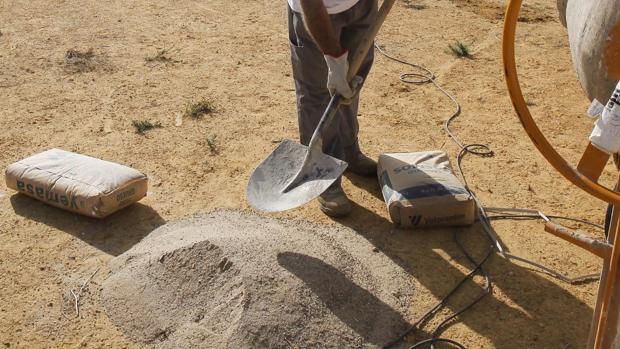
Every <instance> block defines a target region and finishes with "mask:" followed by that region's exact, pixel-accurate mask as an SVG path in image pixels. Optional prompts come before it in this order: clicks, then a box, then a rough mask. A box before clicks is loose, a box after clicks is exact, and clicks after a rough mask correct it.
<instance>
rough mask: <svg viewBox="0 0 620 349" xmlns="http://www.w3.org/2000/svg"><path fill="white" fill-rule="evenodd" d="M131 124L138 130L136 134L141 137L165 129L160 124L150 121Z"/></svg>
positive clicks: (135, 121)
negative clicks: (151, 131)
mask: <svg viewBox="0 0 620 349" xmlns="http://www.w3.org/2000/svg"><path fill="white" fill-rule="evenodd" d="M131 124H132V125H133V127H135V128H136V133H139V134H141V135H143V134H144V133H145V132H147V131H150V130H152V129H155V128H162V127H163V126H162V125H161V124H160V123H159V122H156V123H152V122H150V121H148V120H133V121H132V122H131Z"/></svg>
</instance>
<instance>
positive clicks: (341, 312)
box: [278, 252, 409, 345]
mask: <svg viewBox="0 0 620 349" xmlns="http://www.w3.org/2000/svg"><path fill="white" fill-rule="evenodd" d="M278 264H279V265H280V266H282V267H283V268H285V269H286V270H288V271H289V272H290V273H292V274H293V275H295V276H296V277H298V278H299V279H300V280H301V281H303V282H304V283H305V284H306V285H307V286H308V288H309V289H310V290H312V292H313V293H314V294H315V295H316V296H317V297H318V298H319V299H320V300H321V301H322V302H323V303H324V304H325V306H326V307H327V308H328V309H329V310H330V311H331V312H332V313H333V314H334V315H335V316H336V317H338V318H339V319H340V320H341V321H342V322H343V323H345V324H347V326H349V328H351V329H352V330H353V331H355V332H356V333H358V334H359V335H360V336H361V337H363V338H364V339H365V340H366V341H368V342H370V343H373V344H377V345H384V344H385V343H388V342H389V341H391V340H392V339H393V338H390V337H391V336H394V333H402V332H403V331H405V330H406V329H407V328H408V327H409V324H408V322H407V321H406V320H405V319H404V318H403V316H402V315H401V314H400V313H399V312H398V311H396V310H394V309H392V307H391V306H389V305H388V304H386V303H384V302H383V301H381V300H380V299H379V298H377V297H376V296H375V295H373V294H372V293H370V292H369V291H367V290H366V289H364V288H362V287H360V286H359V285H357V284H356V283H355V282H353V281H352V280H350V279H349V277H348V276H347V275H345V274H344V273H343V272H342V271H340V270H339V269H337V268H335V267H333V266H331V265H329V264H327V263H325V262H324V261H322V260H320V259H317V258H315V257H312V256H308V255H305V254H300V253H295V252H284V253H280V254H278Z"/></svg>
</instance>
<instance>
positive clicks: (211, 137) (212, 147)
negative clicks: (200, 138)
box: [205, 134, 218, 154]
mask: <svg viewBox="0 0 620 349" xmlns="http://www.w3.org/2000/svg"><path fill="white" fill-rule="evenodd" d="M216 139H217V135H209V134H207V137H206V138H205V140H206V142H207V145H208V146H209V150H211V153H213V154H217V153H218V149H217V143H216V142H215V140H216Z"/></svg>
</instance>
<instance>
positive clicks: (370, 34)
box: [347, 0, 396, 82]
mask: <svg viewBox="0 0 620 349" xmlns="http://www.w3.org/2000/svg"><path fill="white" fill-rule="evenodd" d="M395 2H396V0H384V1H383V4H381V8H380V9H379V12H378V13H377V19H376V20H375V22H374V23H373V24H372V26H371V27H370V28H368V31H367V32H366V34H365V35H364V38H363V39H362V41H361V43H360V44H359V45H358V46H357V48H356V49H355V51H354V52H353V54H352V55H351V60H350V63H349V72H348V74H347V81H349V82H352V81H353V78H354V77H355V75H357V71H358V70H359V69H360V67H361V66H362V62H364V58H366V55H367V54H368V50H370V48H371V47H372V45H373V44H374V42H375V37H376V36H377V33H378V32H379V29H381V26H382V25H383V22H384V21H385V18H386V17H387V15H388V13H389V12H390V10H391V9H392V5H394V3H395Z"/></svg>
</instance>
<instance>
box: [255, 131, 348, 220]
mask: <svg viewBox="0 0 620 349" xmlns="http://www.w3.org/2000/svg"><path fill="white" fill-rule="evenodd" d="M308 149H309V148H308V147H307V146H305V145H301V144H299V143H296V142H293V141H291V140H288V139H287V140H284V141H282V143H280V145H279V146H278V147H277V148H276V149H275V150H274V151H273V152H272V153H271V154H270V155H269V157H267V159H265V161H263V162H262V163H261V164H260V165H258V167H257V168H256V170H254V173H253V174H252V177H251V178H250V182H249V183H248V189H247V197H248V201H249V202H250V205H252V207H254V208H256V209H258V210H261V211H267V212H279V211H285V210H289V209H292V208H295V207H298V206H301V205H303V204H305V203H307V202H308V201H310V200H312V199H314V198H316V197H318V196H319V195H321V193H323V192H324V191H325V190H326V189H327V188H329V186H330V185H332V183H334V182H335V181H336V180H337V179H338V177H340V176H341V175H342V173H343V172H344V170H345V169H346V168H347V163H346V162H344V161H342V160H339V159H336V158H334V157H332V156H329V155H326V154H322V153H320V154H314V155H312V158H310V159H308V160H309V161H304V160H305V159H306V156H307V155H308ZM298 173H300V174H301V176H297V174H298ZM296 178H297V179H301V180H296V181H295V183H293V185H292V186H291V185H290V184H291V182H292V181H293V180H294V179H296Z"/></svg>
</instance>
